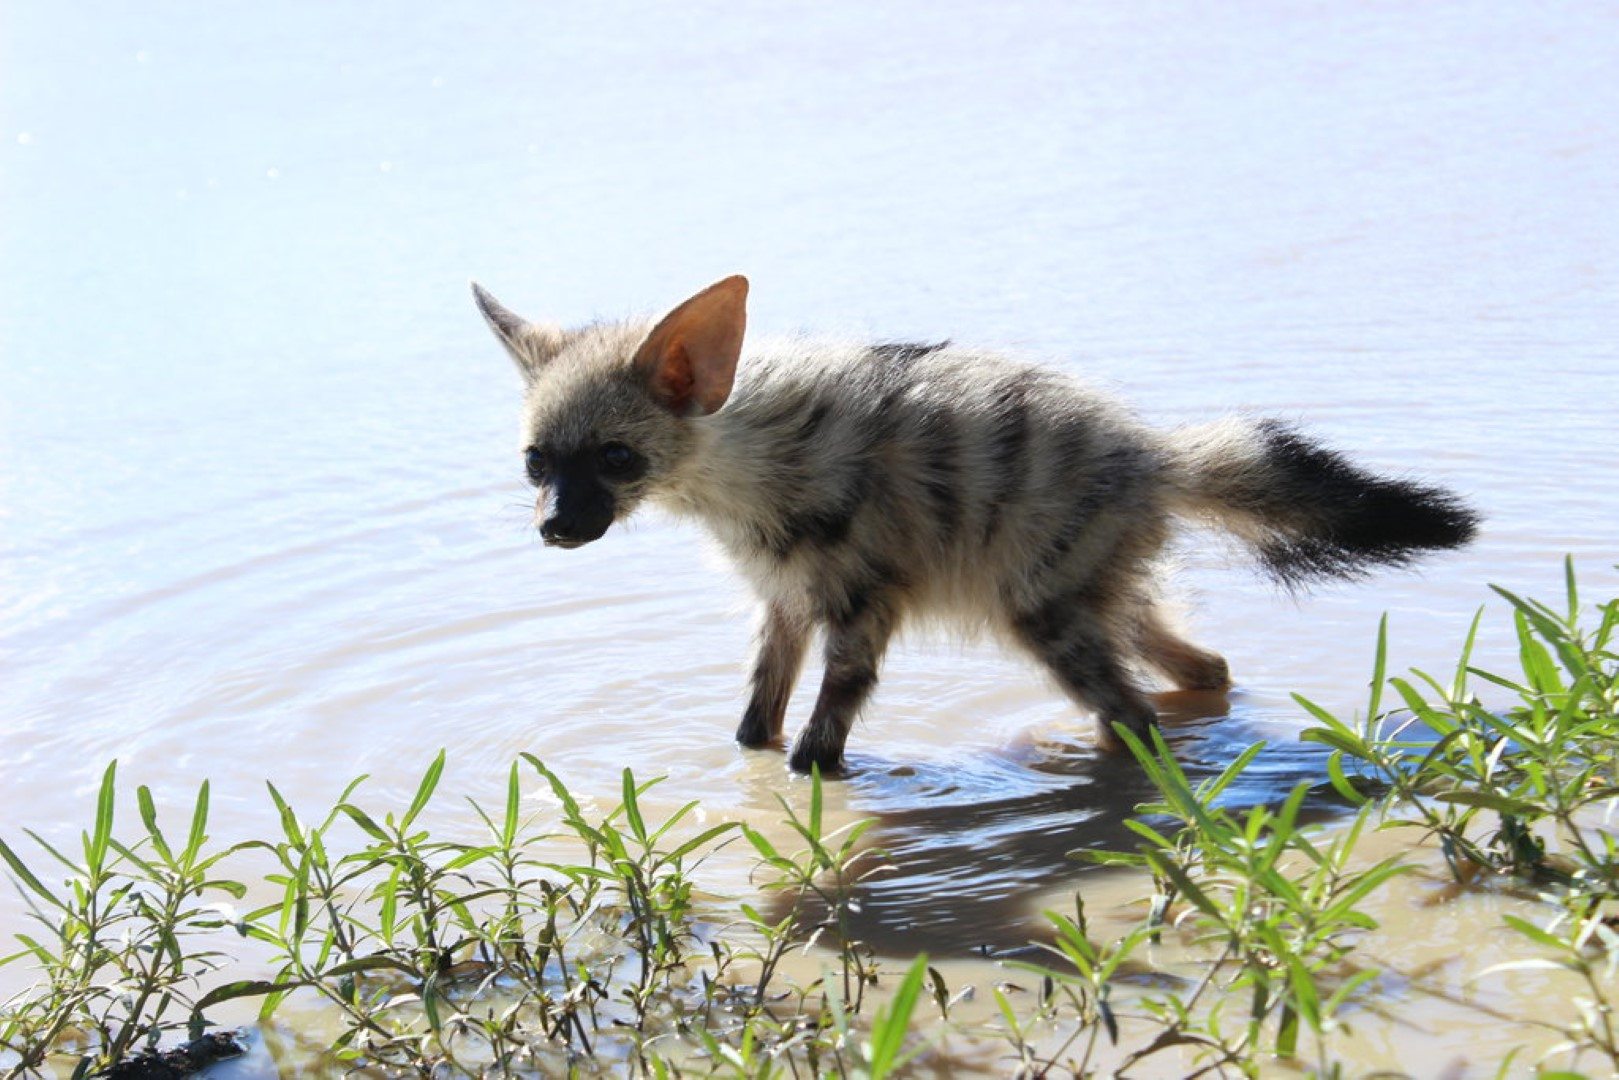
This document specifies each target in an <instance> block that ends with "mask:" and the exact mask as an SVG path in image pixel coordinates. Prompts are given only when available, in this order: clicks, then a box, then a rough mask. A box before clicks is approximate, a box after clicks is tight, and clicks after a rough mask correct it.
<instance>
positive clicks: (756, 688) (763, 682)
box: [736, 602, 810, 746]
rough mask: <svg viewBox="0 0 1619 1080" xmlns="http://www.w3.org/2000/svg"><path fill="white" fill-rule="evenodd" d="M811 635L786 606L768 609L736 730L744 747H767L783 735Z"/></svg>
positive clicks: (778, 605) (766, 606) (767, 605)
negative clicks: (740, 722)
mask: <svg viewBox="0 0 1619 1080" xmlns="http://www.w3.org/2000/svg"><path fill="white" fill-rule="evenodd" d="M809 635H810V627H809V624H808V623H807V622H806V621H805V620H803V619H802V618H799V617H798V616H795V615H794V614H793V613H791V612H790V611H788V610H787V608H786V607H785V606H783V605H782V604H779V603H775V602H770V603H767V604H766V605H765V610H764V618H763V619H762V620H761V621H760V624H759V633H758V639H757V641H756V642H755V644H754V653H753V677H752V679H751V680H750V687H751V689H750V692H749V696H748V707H747V709H746V710H744V712H743V713H742V724H741V726H739V727H738V728H737V729H736V741H737V742H739V743H741V744H742V745H743V746H764V745H766V744H767V743H769V742H770V741H771V740H773V739H775V738H776V737H777V736H779V735H780V734H781V728H782V722H783V720H784V719H785V718H786V716H787V700H788V699H789V698H790V697H792V694H793V683H795V682H796V681H797V680H798V672H799V669H800V668H802V667H803V666H804V647H805V646H806V645H807V644H808V643H809Z"/></svg>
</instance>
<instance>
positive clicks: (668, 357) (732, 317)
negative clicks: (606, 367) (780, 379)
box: [634, 274, 748, 416]
mask: <svg viewBox="0 0 1619 1080" xmlns="http://www.w3.org/2000/svg"><path fill="white" fill-rule="evenodd" d="M747 303H748V279H747V278H745V277H743V276H742V275H741V274H737V275H735V276H734V277H728V278H726V279H725V280H724V281H720V282H716V283H715V284H713V285H710V286H709V287H708V288H706V289H704V290H703V291H702V292H700V293H698V294H697V295H696V296H694V297H692V298H691V299H690V300H687V301H686V302H685V303H684V304H681V305H680V306H679V307H677V308H675V309H674V310H673V311H671V312H670V313H669V314H667V315H665V316H664V317H663V321H662V322H660V323H658V325H657V326H655V327H653V328H652V333H651V334H649V335H647V339H646V341H645V342H643V343H642V345H641V347H640V348H639V349H638V350H636V353H635V361H634V363H635V370H636V372H637V373H638V374H640V376H641V377H642V378H643V379H645V380H646V383H647V386H648V387H649V388H650V389H651V391H652V395H653V396H654V397H656V398H657V399H658V400H659V401H661V402H663V404H664V406H665V407H666V408H667V409H668V410H669V411H670V412H672V413H674V414H675V415H676V416H704V415H707V414H708V413H711V412H713V411H714V410H716V409H718V408H719V407H720V406H721V405H724V404H725V399H726V398H728V397H730V396H731V380H732V379H734V378H735V377H736V362H737V359H738V357H740V356H741V355H742V333H743V331H744V330H746V329H747V325H748V310H747Z"/></svg>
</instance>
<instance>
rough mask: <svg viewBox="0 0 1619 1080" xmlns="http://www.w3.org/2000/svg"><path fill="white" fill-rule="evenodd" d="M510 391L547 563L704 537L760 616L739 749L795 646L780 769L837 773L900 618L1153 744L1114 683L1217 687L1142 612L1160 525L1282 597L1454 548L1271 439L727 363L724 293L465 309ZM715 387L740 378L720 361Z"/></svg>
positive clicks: (1191, 650) (1286, 441) (1001, 396)
mask: <svg viewBox="0 0 1619 1080" xmlns="http://www.w3.org/2000/svg"><path fill="white" fill-rule="evenodd" d="M474 291H475V294H476V296H477V300H478V304H479V307H480V309H481V310H482V311H483V313H484V316H485V317H486V319H487V320H488V321H489V324H490V326H491V327H492V328H493V329H494V331H495V333H496V335H497V337H499V339H500V340H501V342H502V343H503V344H504V345H505V347H506V348H507V350H508V351H509V352H510V353H511V355H512V357H513V358H514V359H515V360H516V362H517V365H518V368H519V370H520V371H521V372H522V374H523V377H524V379H525V381H526V383H527V395H526V403H525V410H524V424H523V436H524V437H523V448H524V455H525V461H526V467H527V471H528V474H529V478H530V480H531V481H532V482H533V483H534V484H535V486H536V487H537V488H538V489H539V501H538V504H537V507H536V512H535V513H536V521H537V523H538V525H539V529H540V532H541V535H542V537H543V538H544V539H545V541H546V543H547V544H550V545H554V546H559V547H575V546H578V545H580V544H583V543H587V542H589V541H592V540H595V539H597V538H599V537H600V536H601V535H602V534H603V533H604V532H605V531H606V530H607V528H608V527H609V526H610V525H611V524H612V523H613V522H614V521H617V520H620V519H622V518H624V517H625V516H627V515H628V514H630V513H631V512H633V511H634V509H635V508H636V507H638V506H639V505H640V504H641V503H642V502H644V501H652V502H656V503H659V504H661V505H663V506H664V507H666V508H668V509H669V510H671V511H673V512H674V513H676V514H679V515H682V516H689V517H694V518H696V519H698V520H699V521H701V522H703V524H705V525H706V526H707V527H708V529H709V530H710V531H711V532H712V533H713V534H714V536H715V537H716V538H717V539H718V540H719V542H720V544H721V545H723V546H724V548H725V549H726V551H727V552H728V553H729V554H730V556H731V558H732V559H733V560H734V562H735V563H736V565H737V567H738V568H739V570H740V571H741V572H742V573H743V574H744V575H745V576H746V577H747V579H748V580H749V582H750V583H751V584H752V586H753V589H754V591H755V593H756V594H757V595H758V597H759V599H760V601H761V609H760V615H759V626H758V632H757V640H756V643H755V648H754V656H753V663H752V675H751V680H750V694H749V699H748V704H747V707H746V709H745V711H744V713H743V716H742V722H741V725H740V727H739V728H738V729H737V733H736V737H737V739H738V741H739V742H741V743H742V744H743V745H744V746H763V745H767V744H771V743H773V742H775V741H776V740H778V739H779V737H780V735H781V732H782V726H783V720H784V717H785V714H786V710H787V702H788V698H789V696H790V694H791V692H792V688H793V684H794V682H795V681H796V680H797V677H798V673H799V670H800V668H801V667H802V664H803V659H804V655H805V651H806V647H807V645H808V643H809V641H810V638H811V637H812V635H813V633H814V632H815V631H816V630H820V631H821V632H822V634H823V635H824V642H825V644H824V649H825V657H824V659H825V674H824V677H823V679H822V682H821V688H820V693H819V695H818V697H817V698H816V702H815V706H814V710H813V712H812V713H811V715H810V719H809V722H808V724H807V725H806V726H805V727H804V729H803V731H802V732H801V733H800V734H799V736H798V739H797V741H796V743H795V744H794V745H793V748H792V753H791V756H790V758H789V762H790V764H791V766H792V768H793V769H795V770H798V771H801V772H803V771H808V770H809V769H810V767H811V766H812V765H816V766H819V767H820V768H821V769H822V771H831V770H834V769H836V768H837V767H838V766H839V765H840V763H841V761H842V757H843V748H844V743H845V741H846V740H847V738H848V734H849V728H850V725H851V724H852V723H853V721H854V719H855V717H856V715H857V714H858V713H859V711H860V708H861V706H862V705H863V704H864V703H865V701H866V699H867V698H868V697H869V696H870V694H871V691H872V689H873V687H874V686H875V685H876V683H877V676H878V669H879V666H880V664H881V661H882V657H883V653H884V650H885V648H886V647H887V645H888V642H889V640H890V639H891V637H892V636H893V634H894V633H895V631H896V630H898V629H899V628H900V626H901V625H902V624H903V623H905V622H906V620H908V619H914V618H932V619H939V620H943V621H946V622H949V623H952V624H954V625H956V626H960V627H965V628H966V629H968V630H979V629H987V630H989V631H991V632H993V633H995V634H997V635H999V636H1000V637H1001V638H1003V639H1004V640H1005V641H1007V642H1009V643H1011V644H1013V645H1015V646H1016V647H1018V648H1020V649H1022V650H1023V651H1025V652H1026V653H1028V654H1029V655H1030V656H1032V657H1033V658H1034V659H1035V660H1036V661H1038V662H1039V664H1041V665H1042V666H1043V667H1044V668H1045V669H1046V670H1047V671H1048V672H1049V673H1050V674H1051V676H1052V677H1053V678H1054V679H1055V680H1056V682H1057V683H1058V685H1059V686H1061V687H1062V689H1063V690H1064V691H1065V692H1067V694H1068V695H1069V696H1070V697H1071V698H1073V700H1074V701H1075V702H1076V703H1078V704H1079V705H1080V706H1082V707H1083V708H1085V709H1088V710H1089V711H1090V712H1091V713H1092V714H1093V715H1094V716H1095V717H1096V721H1097V736H1098V741H1099V743H1100V744H1102V745H1103V746H1105V747H1107V748H1109V749H1114V748H1116V747H1117V739H1116V737H1115V735H1114V733H1113V731H1112V728H1111V727H1110V725H1112V724H1122V725H1124V726H1125V727H1126V728H1128V729H1130V730H1132V731H1135V732H1138V733H1139V732H1144V731H1145V729H1146V728H1147V726H1148V725H1149V724H1151V723H1152V722H1153V721H1154V715H1155V714H1154V711H1153V707H1152V705H1151V703H1150V702H1149V700H1148V699H1147V697H1146V696H1145V695H1144V693H1143V692H1142V689H1141V687H1140V686H1139V685H1138V683H1137V681H1136V676H1135V670H1136V669H1137V668H1139V667H1142V666H1145V667H1147V668H1151V669H1154V670H1156V671H1157V672H1159V673H1160V674H1162V675H1163V676H1164V677H1166V678H1167V679H1168V680H1169V681H1170V682H1171V683H1172V684H1174V685H1175V686H1177V687H1180V688H1184V689H1209V690H1219V689H1225V688H1227V687H1228V686H1230V676H1229V674H1228V671H1227V668H1226V663H1225V661H1224V660H1223V659H1221V658H1220V657H1219V656H1218V655H1216V654H1214V653H1212V652H1209V651H1207V650H1205V649H1202V648H1200V647H1198V646H1196V645H1194V644H1192V643H1190V642H1188V641H1186V640H1185V639H1183V638H1182V637H1181V636H1180V635H1179V634H1178V633H1177V632H1176V630H1175V629H1174V628H1173V625H1172V621H1171V619H1170V618H1169V617H1168V616H1167V614H1166V612H1165V610H1164V607H1163V606H1162V604H1161V601H1160V598H1159V592H1158V575H1157V574H1156V573H1155V563H1156V562H1157V557H1158V556H1159V554H1160V552H1161V551H1162V550H1163V548H1164V545H1165V543H1166V542H1167V541H1168V539H1169V538H1170V536H1171V535H1172V532H1173V529H1174V526H1175V522H1176V519H1178V518H1179V519H1189V520H1191V521H1194V522H1202V523H1206V524H1211V525H1214V526H1217V527H1220V528H1223V529H1225V530H1226V531H1228V532H1230V533H1231V534H1233V535H1234V536H1235V537H1236V538H1237V539H1238V540H1239V541H1241V542H1242V543H1243V544H1244V545H1245V546H1246V547H1247V548H1248V549H1249V550H1250V551H1251V552H1252V553H1253V555H1254V556H1255V557H1256V559H1257V561H1258V563H1259V565H1260V567H1261V568H1262V569H1264V570H1265V571H1266V572H1268V573H1269V574H1270V575H1271V576H1273V577H1274V578H1276V579H1277V580H1279V581H1281V582H1282V583H1283V584H1285V585H1287V586H1290V587H1292V586H1298V585H1302V584H1307V583H1308V582H1310V581H1312V580H1315V579H1320V578H1351V577H1356V576H1359V575H1361V574H1363V573H1365V572H1366V571H1367V570H1369V569H1373V568H1376V567H1379V566H1402V565H1405V564H1407V563H1409V562H1410V561H1411V560H1412V559H1414V558H1415V557H1417V556H1418V555H1420V554H1421V553H1422V552H1424V551H1427V550H1433V549H1443V548H1452V547H1457V546H1459V545H1461V544H1464V543H1466V542H1467V541H1468V540H1469V539H1470V538H1471V536H1472V534H1473V531H1474V528H1475V525H1476V520H1477V519H1476V517H1475V515H1474V514H1473V512H1472V511H1471V510H1470V509H1468V508H1467V507H1466V506H1465V505H1464V504H1463V503H1462V502H1461V500H1459V499H1458V498H1457V497H1456V496H1454V495H1452V494H1450V493H1448V492H1446V491H1444V490H1441V489H1439V488H1435V487H1430V486H1426V485H1422V484H1417V483H1412V482H1410V481H1407V480H1398V479H1386V478H1381V477H1377V476H1373V475H1370V474H1368V473H1366V472H1364V471H1362V470H1361V469H1359V468H1357V467H1356V466H1354V465H1352V464H1351V463H1349V462H1348V461H1347V460H1346V459H1344V458H1343V457H1342V456H1340V455H1339V454H1337V453H1335V452H1333V451H1331V450H1327V449H1323V448H1322V447H1320V446H1318V445H1316V444H1314V443H1312V442H1310V441H1309V440H1307V439H1306V438H1305V437H1304V436H1302V435H1300V434H1299V433H1298V432H1296V431H1294V430H1293V429H1291V428H1290V427H1288V426H1287V425H1285V424H1282V423H1279V422H1277V421H1273V420H1248V419H1227V420H1222V421H1219V422H1216V423H1212V424H1206V425H1200V426H1195V427H1187V428H1181V429H1176V430H1171V431H1159V430H1155V429H1153V428H1150V427H1147V426H1145V425H1144V424H1142V423H1141V422H1140V421H1138V420H1137V419H1136V418H1135V417H1134V416H1133V415H1132V414H1131V413H1130V412H1129V411H1128V410H1126V409H1125V408H1123V407H1122V406H1121V405H1119V404H1117V403H1116V402H1114V401H1113V400H1112V399H1111V398H1109V397H1107V396H1105V395H1103V394H1100V393H1098V392H1097V391H1095V390H1093V389H1091V388H1089V387H1086V386H1084V385H1082V384H1079V383H1077V382H1075V381H1073V380H1071V379H1069V378H1066V377H1064V376H1062V375H1060V374H1057V373H1055V372H1052V371H1049V370H1045V369H1042V368H1039V367H1034V366H1031V365H1028V364H1025V363H1019V362H1015V361H1012V360H1008V359H1006V358H1003V357H1000V356H997V355H995V354H993V353H988V352H983V351H979V350H976V349H968V348H962V347H958V346H954V345H950V344H948V343H938V344H885V345H877V346H867V345H850V344H837V343H811V342H805V341H786V342H776V343H764V344H756V345H752V346H750V347H749V349H748V351H747V354H746V356H745V357H744V356H743V355H742V346H743V332H744V325H745V320H746V316H745V301H746V296H747V282H746V280H745V279H743V278H741V277H732V278H727V279H726V280H724V281H721V282H719V283H718V284H716V285H713V286H710V287H709V288H708V289H705V290H704V291H703V292H701V293H698V294H697V295H696V296H694V297H692V298H691V299H690V300H688V301H686V302H685V303H683V304H681V305H680V306H679V307H677V308H676V309H675V310H674V311H673V312H671V313H670V314H669V315H668V316H666V317H665V318H664V319H663V320H662V321H660V322H657V323H656V324H654V323H653V322H651V321H650V320H648V321H632V322H627V323H620V324H606V325H600V324H599V325H593V326H587V327H583V328H581V329H576V330H564V329H561V328H559V327H556V326H551V325H544V324H534V323H529V322H526V321H525V320H523V319H521V318H519V317H517V316H516V315H513V314H512V313H511V312H509V311H507V310H506V309H505V308H503V307H501V306H500V305H499V304H498V303H497V302H496V301H495V300H494V299H493V298H492V297H491V296H489V294H488V293H486V292H484V291H483V290H482V289H481V288H479V287H477V286H476V285H475V286H474ZM739 361H740V362H739Z"/></svg>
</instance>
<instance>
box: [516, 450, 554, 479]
mask: <svg viewBox="0 0 1619 1080" xmlns="http://www.w3.org/2000/svg"><path fill="white" fill-rule="evenodd" d="M523 467H524V468H525V469H526V470H527V471H528V482H529V483H531V484H533V485H534V486H535V487H539V486H540V485H541V484H543V483H545V479H546V477H548V476H549V475H551V461H550V459H549V458H548V457H547V456H546V454H545V451H544V450H541V449H540V448H539V447H537V446H531V447H529V448H528V449H527V450H525V451H524V452H523Z"/></svg>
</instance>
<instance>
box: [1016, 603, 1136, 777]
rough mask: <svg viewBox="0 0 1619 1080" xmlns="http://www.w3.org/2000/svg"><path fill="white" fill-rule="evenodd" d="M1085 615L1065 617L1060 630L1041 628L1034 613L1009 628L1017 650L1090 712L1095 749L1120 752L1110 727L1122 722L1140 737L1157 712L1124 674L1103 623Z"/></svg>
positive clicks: (1121, 745) (1117, 740)
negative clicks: (1012, 629) (1015, 637)
mask: <svg viewBox="0 0 1619 1080" xmlns="http://www.w3.org/2000/svg"><path fill="white" fill-rule="evenodd" d="M1088 615H1089V613H1088V612H1079V613H1078V617H1077V618H1075V617H1074V616H1072V615H1070V616H1069V617H1068V618H1066V619H1064V620H1063V622H1064V623H1066V625H1063V626H1061V627H1060V628H1058V627H1053V626H1050V625H1049V624H1045V625H1043V624H1042V619H1041V616H1040V615H1036V616H1034V617H1031V618H1025V619H1019V620H1017V621H1016V623H1015V624H1014V626H1015V630H1016V632H1017V635H1018V638H1019V640H1020V641H1021V642H1022V644H1023V646H1024V647H1025V648H1027V649H1028V650H1029V651H1030V652H1032V653H1033V654H1034V656H1035V657H1036V659H1038V660H1039V661H1040V662H1041V663H1042V664H1044V665H1045V666H1046V669H1047V670H1048V671H1050V672H1051V674H1052V676H1053V677H1054V678H1056V680H1057V684H1058V685H1059V686H1061V687H1062V688H1063V690H1064V691H1065V692H1066V693H1067V694H1068V696H1069V697H1071V698H1073V699H1074V700H1075V701H1076V702H1077V703H1079V704H1080V705H1082V706H1084V707H1085V708H1088V709H1090V710H1091V711H1093V712H1094V713H1095V714H1096V744H1097V746H1098V747H1100V748H1101V749H1103V750H1109V751H1118V750H1123V749H1124V744H1123V743H1122V742H1121V741H1120V740H1119V737H1118V735H1116V734H1115V733H1114V731H1113V725H1114V724H1123V725H1124V726H1125V727H1127V728H1129V729H1130V731H1132V732H1134V733H1135V734H1136V735H1139V736H1141V737H1142V738H1145V737H1146V734H1147V729H1148V728H1149V727H1151V726H1152V725H1153V724H1156V723H1157V722H1158V713H1157V710H1155V709H1154V708H1153V707H1152V702H1150V701H1148V700H1147V696H1146V695H1145V694H1143V693H1142V692H1141V690H1140V689H1138V688H1137V687H1136V686H1135V685H1134V684H1133V683H1132V682H1131V681H1130V678H1129V676H1128V675H1127V674H1126V673H1125V668H1124V665H1123V663H1121V661H1120V657H1119V653H1118V650H1117V649H1116V648H1115V647H1114V645H1113V643H1112V642H1111V641H1110V640H1108V636H1107V633H1106V632H1105V631H1104V629H1103V624H1102V623H1101V622H1100V621H1092V620H1091V619H1090V618H1088Z"/></svg>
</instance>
